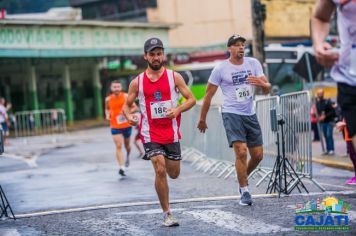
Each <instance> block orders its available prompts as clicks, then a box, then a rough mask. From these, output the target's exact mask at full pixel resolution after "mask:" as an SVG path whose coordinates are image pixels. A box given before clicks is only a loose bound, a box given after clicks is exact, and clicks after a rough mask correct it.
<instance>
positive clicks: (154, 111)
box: [150, 100, 172, 119]
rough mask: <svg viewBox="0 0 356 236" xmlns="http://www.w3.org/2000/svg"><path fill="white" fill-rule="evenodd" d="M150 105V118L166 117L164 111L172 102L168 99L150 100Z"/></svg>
mask: <svg viewBox="0 0 356 236" xmlns="http://www.w3.org/2000/svg"><path fill="white" fill-rule="evenodd" d="M150 106H151V117H152V119H160V118H166V112H167V110H168V109H170V108H172V102H171V101H170V100H168V101H162V102H151V104H150Z"/></svg>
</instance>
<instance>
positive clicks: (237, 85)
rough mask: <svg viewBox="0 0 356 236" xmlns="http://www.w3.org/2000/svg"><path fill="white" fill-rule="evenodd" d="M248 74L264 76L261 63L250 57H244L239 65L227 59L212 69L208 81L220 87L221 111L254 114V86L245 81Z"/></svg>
mask: <svg viewBox="0 0 356 236" xmlns="http://www.w3.org/2000/svg"><path fill="white" fill-rule="evenodd" d="M249 76H256V77H261V76H264V74H263V70H262V66H261V63H260V62H259V61H258V60H257V59H255V58H252V57H244V60H243V63H242V64H241V65H234V64H232V63H231V62H230V61H229V59H227V60H225V61H223V62H222V63H221V64H219V65H217V66H216V67H215V68H214V69H213V71H212V72H211V75H210V77H209V81H208V82H209V83H211V84H213V85H216V86H220V88H221V91H222V93H223V97H224V102H223V105H222V112H226V113H234V114H239V115H253V114H255V109H254V107H253V94H254V92H255V87H254V86H252V85H250V84H249V83H248V82H247V80H246V79H247V78H248V77H249Z"/></svg>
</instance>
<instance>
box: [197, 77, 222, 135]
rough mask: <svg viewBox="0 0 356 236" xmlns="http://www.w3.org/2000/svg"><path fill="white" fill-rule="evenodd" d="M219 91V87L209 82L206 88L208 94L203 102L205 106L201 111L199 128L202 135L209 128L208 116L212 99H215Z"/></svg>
mask: <svg viewBox="0 0 356 236" xmlns="http://www.w3.org/2000/svg"><path fill="white" fill-rule="evenodd" d="M217 90H218V86H216V85H214V84H211V83H209V82H208V86H207V88H206V92H205V96H204V100H203V105H202V108H201V111H200V118H199V123H198V127H197V128H198V129H199V130H200V132H202V133H205V130H206V129H207V128H208V126H207V124H206V116H207V114H208V111H209V108H210V103H211V99H212V98H213V96H214V95H215V93H216V91H217Z"/></svg>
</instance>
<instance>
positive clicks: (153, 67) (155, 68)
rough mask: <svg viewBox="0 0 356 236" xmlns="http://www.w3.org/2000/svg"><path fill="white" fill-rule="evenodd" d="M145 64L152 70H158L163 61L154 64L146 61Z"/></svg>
mask: <svg viewBox="0 0 356 236" xmlns="http://www.w3.org/2000/svg"><path fill="white" fill-rule="evenodd" d="M147 64H148V66H149V67H150V68H151V69H152V70H154V71H158V70H160V69H161V68H162V66H163V62H160V63H159V64H155V65H153V64H151V63H149V62H147Z"/></svg>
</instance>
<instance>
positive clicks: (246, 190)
mask: <svg viewBox="0 0 356 236" xmlns="http://www.w3.org/2000/svg"><path fill="white" fill-rule="evenodd" d="M240 190H241V194H243V193H244V192H248V188H247V186H245V187H242V188H241V187H240Z"/></svg>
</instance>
